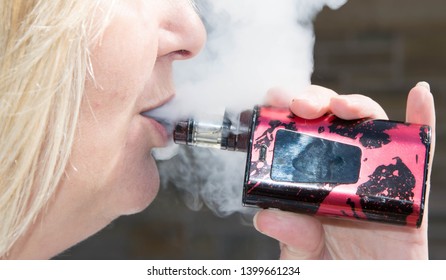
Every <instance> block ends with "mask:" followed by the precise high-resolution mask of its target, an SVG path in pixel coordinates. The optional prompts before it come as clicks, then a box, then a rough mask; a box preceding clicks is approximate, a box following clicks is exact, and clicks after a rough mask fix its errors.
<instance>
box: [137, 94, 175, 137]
mask: <svg viewBox="0 0 446 280" xmlns="http://www.w3.org/2000/svg"><path fill="white" fill-rule="evenodd" d="M174 96H175V95H170V97H169V98H166V99H165V100H163V101H161V102H160V103H159V104H157V105H155V106H152V107H150V108H146V109H143V110H142V111H141V113H140V115H142V116H143V117H145V118H148V119H151V120H152V121H154V122H155V123H156V126H161V127H162V128H163V130H165V132H167V136H168V137H169V138H171V136H172V133H173V127H174V120H173V118H171V117H169V116H170V115H171V112H172V110H171V108H170V107H172V106H169V104H170V103H171V102H172V99H173V98H174ZM161 127H158V128H159V129H161Z"/></svg>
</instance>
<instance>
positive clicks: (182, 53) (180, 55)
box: [174, 50, 193, 59]
mask: <svg viewBox="0 0 446 280" xmlns="http://www.w3.org/2000/svg"><path fill="white" fill-rule="evenodd" d="M174 55H175V58H176V59H188V58H190V57H192V56H193V55H192V52H190V51H188V50H178V51H176V52H174Z"/></svg>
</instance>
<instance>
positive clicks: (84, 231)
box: [28, 0, 205, 256]
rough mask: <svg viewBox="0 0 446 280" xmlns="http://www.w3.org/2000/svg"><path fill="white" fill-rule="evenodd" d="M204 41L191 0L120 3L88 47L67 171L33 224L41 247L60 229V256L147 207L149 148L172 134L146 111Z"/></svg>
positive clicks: (169, 89)
mask: <svg viewBox="0 0 446 280" xmlns="http://www.w3.org/2000/svg"><path fill="white" fill-rule="evenodd" d="M104 2H105V4H107V1H104ZM204 41H205V30H204V27H203V25H202V22H201V21H200V19H199V17H198V16H197V14H196V12H195V10H194V8H193V7H192V5H191V4H190V1H189V0H141V1H137V0H132V1H120V2H119V4H118V7H116V14H115V15H114V17H113V19H112V22H111V23H110V25H109V26H108V27H107V29H106V30H105V33H104V35H103V37H102V40H101V41H100V43H98V44H97V45H96V46H95V47H94V48H93V49H92V51H91V62H92V66H93V72H94V81H93V80H92V79H88V81H87V82H86V90H85V93H84V97H83V103H82V105H81V111H80V116H79V123H78V130H77V136H76V139H75V143H74V147H73V150H72V156H71V160H70V162H69V164H68V167H67V171H66V176H64V179H63V180H62V182H61V185H60V186H59V187H60V188H59V191H58V193H57V195H56V198H55V199H54V200H53V201H52V203H51V205H50V207H49V208H48V209H47V211H46V213H45V215H42V216H43V219H42V223H44V225H43V226H37V227H36V228H35V229H34V231H35V232H34V234H35V235H34V236H35V238H37V237H38V236H39V235H38V234H37V233H40V235H43V237H41V238H40V239H41V240H37V241H38V242H39V243H41V244H40V246H42V244H51V243H55V242H54V239H51V237H49V236H51V234H58V237H57V238H59V239H61V240H59V239H57V240H58V241H59V245H58V246H56V245H54V246H56V247H60V248H53V250H52V251H54V252H53V254H54V253H58V251H60V250H63V249H65V248H66V247H69V246H71V245H73V243H76V242H78V241H80V240H82V239H84V238H86V237H88V236H89V235H91V234H93V233H94V232H96V231H98V230H99V229H101V228H102V227H104V226H105V225H107V224H108V223H110V222H111V221H112V220H113V219H115V218H116V217H118V216H120V215H123V214H131V213H135V212H138V211H141V210H143V209H144V208H146V207H147V206H148V205H149V204H150V202H151V201H152V200H153V199H154V197H155V196H156V193H157V191H158V188H159V177H158V176H159V175H158V171H157V168H156V165H155V161H154V159H153V157H152V156H151V150H152V148H155V147H162V146H163V145H165V144H166V140H167V135H166V131H165V129H164V128H163V127H162V126H161V125H160V124H159V123H157V122H155V121H154V120H152V119H150V118H147V117H144V116H143V115H141V113H142V112H144V111H148V110H151V109H154V108H157V107H159V106H161V105H163V104H164V103H166V102H168V101H169V100H170V99H171V98H172V97H173V96H174V95H175V88H174V85H173V81H172V63H173V62H174V61H175V60H182V59H188V58H190V57H192V56H194V55H195V54H197V52H199V51H200V49H201V48H202V46H203V44H204ZM61 230H63V232H62V233H63V237H61V234H60V231H61ZM36 232H37V233H36ZM48 237H49V238H48ZM45 239H50V240H51V242H49V243H48V242H45V243H43V242H44V241H45ZM62 239H63V240H62ZM56 243H57V242H56ZM64 243H66V244H64ZM70 243H71V244H70ZM28 245H30V244H28ZM31 245H32V244H31ZM31 245H30V246H31ZM49 246H50V247H51V246H52V245H49ZM31 247H32V246H31ZM28 248H30V247H28ZM49 256H51V253H50V255H49Z"/></svg>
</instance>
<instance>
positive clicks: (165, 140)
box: [143, 116, 170, 147]
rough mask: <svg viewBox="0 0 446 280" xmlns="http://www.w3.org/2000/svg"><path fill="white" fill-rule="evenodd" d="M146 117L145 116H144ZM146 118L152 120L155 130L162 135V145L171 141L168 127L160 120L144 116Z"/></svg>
mask: <svg viewBox="0 0 446 280" xmlns="http://www.w3.org/2000/svg"><path fill="white" fill-rule="evenodd" d="M143 117H144V116H143ZM144 118H145V119H147V120H149V121H150V124H151V125H152V127H153V128H154V130H155V131H156V132H157V134H158V135H159V136H161V137H160V138H161V143H159V145H160V146H162V147H164V146H166V145H167V143H168V142H169V135H170V134H169V133H168V132H167V130H166V128H165V127H164V126H163V125H162V124H161V123H159V122H157V121H156V120H154V119H151V118H147V117H144Z"/></svg>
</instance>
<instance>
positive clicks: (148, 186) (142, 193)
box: [113, 156, 160, 216]
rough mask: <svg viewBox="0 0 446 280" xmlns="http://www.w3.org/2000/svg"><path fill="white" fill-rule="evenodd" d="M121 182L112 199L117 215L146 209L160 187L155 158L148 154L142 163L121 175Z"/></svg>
mask: <svg viewBox="0 0 446 280" xmlns="http://www.w3.org/2000/svg"><path fill="white" fill-rule="evenodd" d="M120 181H121V182H122V184H120V186H117V187H118V188H119V190H118V191H117V192H115V194H118V197H116V199H114V201H115V203H114V204H115V207H113V208H115V209H117V210H118V213H117V214H118V216H120V215H131V214H136V213H139V212H141V211H143V210H144V209H146V208H147V207H148V206H149V205H150V204H151V203H152V202H153V200H154V199H155V197H156V195H157V194H158V191H159V187H160V177H159V173H158V168H157V166H156V163H155V160H154V159H153V158H152V157H151V156H149V157H148V158H147V159H146V160H145V162H144V164H141V165H138V167H136V168H135V169H134V170H132V172H127V173H126V174H124V176H122V177H121V179H120Z"/></svg>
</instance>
